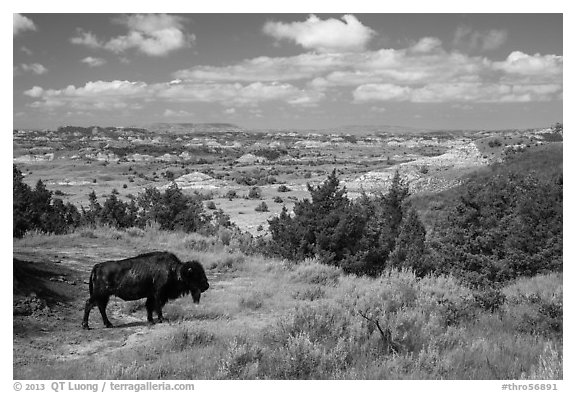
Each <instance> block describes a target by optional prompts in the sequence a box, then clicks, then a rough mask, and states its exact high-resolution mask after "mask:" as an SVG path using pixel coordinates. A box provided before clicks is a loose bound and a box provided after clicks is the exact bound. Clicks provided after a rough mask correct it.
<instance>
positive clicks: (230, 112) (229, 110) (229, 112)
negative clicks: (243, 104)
mask: <svg viewBox="0 0 576 393" xmlns="http://www.w3.org/2000/svg"><path fill="white" fill-rule="evenodd" d="M235 113H236V108H226V109H224V114H226V115H233V114H235Z"/></svg>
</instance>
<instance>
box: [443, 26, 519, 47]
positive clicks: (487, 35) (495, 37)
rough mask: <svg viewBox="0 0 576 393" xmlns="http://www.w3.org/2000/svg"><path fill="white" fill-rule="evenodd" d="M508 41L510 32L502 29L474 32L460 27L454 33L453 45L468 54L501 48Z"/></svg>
mask: <svg viewBox="0 0 576 393" xmlns="http://www.w3.org/2000/svg"><path fill="white" fill-rule="evenodd" d="M507 39H508V32H507V31H506V30H502V29H500V30H499V29H491V30H484V31H477V30H472V29H471V28H469V27H465V26H460V27H458V29H456V32H455V33H454V41H453V44H454V46H455V47H456V48H459V49H461V50H464V51H467V52H475V51H489V50H494V49H498V48H500V47H501V46H502V45H504V43H505V42H506V40H507Z"/></svg>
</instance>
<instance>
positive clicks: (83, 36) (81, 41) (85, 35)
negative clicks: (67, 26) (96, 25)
mask: <svg viewBox="0 0 576 393" xmlns="http://www.w3.org/2000/svg"><path fill="white" fill-rule="evenodd" d="M70 42H71V43H73V44H76V45H84V46H87V47H89V48H100V47H102V45H103V43H101V42H100V41H99V40H98V38H96V36H95V35H94V34H92V33H91V32H89V31H83V30H78V35H77V36H76V37H72V38H70Z"/></svg>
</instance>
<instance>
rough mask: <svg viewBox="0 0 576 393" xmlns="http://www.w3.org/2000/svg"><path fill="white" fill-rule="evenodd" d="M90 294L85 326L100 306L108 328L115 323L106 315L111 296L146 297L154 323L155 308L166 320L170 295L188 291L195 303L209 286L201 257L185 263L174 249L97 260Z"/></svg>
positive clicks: (149, 318)
mask: <svg viewBox="0 0 576 393" xmlns="http://www.w3.org/2000/svg"><path fill="white" fill-rule="evenodd" d="M89 288H90V298H89V299H88V300H87V301H86V307H85V309H84V320H83V321H82V327H83V328H84V329H88V317H89V315H90V311H91V310H92V308H93V307H94V306H98V309H99V310H100V314H102V321H103V322H104V325H105V326H106V327H108V328H110V327H112V324H111V323H110V321H109V320H108V317H107V316H106V305H107V304H108V299H109V298H110V296H112V295H115V296H117V297H119V298H120V299H123V300H137V299H142V298H147V299H146V311H147V312H148V322H150V323H154V320H153V319H152V311H156V313H157V314H158V322H162V321H163V317H162V307H163V306H164V305H165V304H166V302H167V301H168V299H176V298H178V297H180V296H184V295H186V294H188V293H190V294H191V295H192V298H193V300H194V303H199V302H200V295H201V293H202V292H204V291H206V290H207V289H208V288H209V285H208V279H207V278H206V273H205V272H204V268H203V267H202V265H201V264H200V262H197V261H191V262H186V263H182V262H181V261H180V260H179V259H178V257H176V255H174V254H172V253H170V252H160V251H155V252H150V253H147V254H141V255H138V256H136V257H132V258H127V259H122V260H120V261H106V262H101V263H97V264H96V265H94V267H93V268H92V273H91V274H90V282H89Z"/></svg>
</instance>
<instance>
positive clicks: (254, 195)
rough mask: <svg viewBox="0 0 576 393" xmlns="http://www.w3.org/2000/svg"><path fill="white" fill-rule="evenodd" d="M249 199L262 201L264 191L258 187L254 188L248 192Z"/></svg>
mask: <svg viewBox="0 0 576 393" xmlns="http://www.w3.org/2000/svg"><path fill="white" fill-rule="evenodd" d="M248 198H250V199H260V198H262V191H260V188H258V187H252V188H251V189H250V191H249V192H248Z"/></svg>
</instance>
